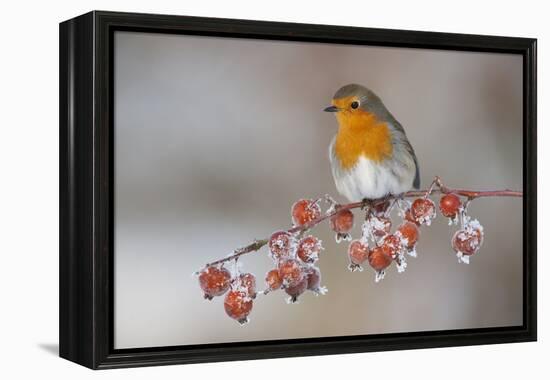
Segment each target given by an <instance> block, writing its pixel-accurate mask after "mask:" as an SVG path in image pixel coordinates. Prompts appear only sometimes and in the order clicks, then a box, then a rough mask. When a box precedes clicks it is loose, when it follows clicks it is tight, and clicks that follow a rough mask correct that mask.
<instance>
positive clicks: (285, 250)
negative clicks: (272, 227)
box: [268, 231, 292, 260]
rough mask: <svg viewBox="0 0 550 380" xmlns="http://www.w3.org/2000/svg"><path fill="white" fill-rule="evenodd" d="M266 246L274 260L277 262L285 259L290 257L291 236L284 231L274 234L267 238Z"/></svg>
mask: <svg viewBox="0 0 550 380" xmlns="http://www.w3.org/2000/svg"><path fill="white" fill-rule="evenodd" d="M268 246H269V251H270V252H271V255H272V257H273V258H274V259H276V260H279V259H282V258H285V257H290V249H291V247H292V235H290V234H289V233H288V232H286V231H277V232H274V233H273V234H272V235H271V237H270V238H269V242H268Z"/></svg>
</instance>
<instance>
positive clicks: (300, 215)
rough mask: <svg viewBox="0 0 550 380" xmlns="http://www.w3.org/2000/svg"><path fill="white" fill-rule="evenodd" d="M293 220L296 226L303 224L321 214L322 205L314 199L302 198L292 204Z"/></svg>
mask: <svg viewBox="0 0 550 380" xmlns="http://www.w3.org/2000/svg"><path fill="white" fill-rule="evenodd" d="M291 213H292V221H293V222H294V224H295V225H296V226H303V225H304V224H307V223H309V222H311V221H312V220H314V219H317V218H318V217H320V216H321V207H319V204H317V202H316V201H314V200H312V199H300V200H299V201H298V202H296V203H294V204H293V205H292V211H291Z"/></svg>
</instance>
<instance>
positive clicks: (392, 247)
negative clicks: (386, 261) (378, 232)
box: [380, 234, 401, 259]
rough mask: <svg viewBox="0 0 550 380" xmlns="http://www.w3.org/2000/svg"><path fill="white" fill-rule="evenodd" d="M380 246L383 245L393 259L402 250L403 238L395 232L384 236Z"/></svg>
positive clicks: (383, 248) (385, 251) (386, 252)
mask: <svg viewBox="0 0 550 380" xmlns="http://www.w3.org/2000/svg"><path fill="white" fill-rule="evenodd" d="M380 247H382V250H383V251H384V253H385V254H386V255H388V256H390V257H391V258H392V259H395V258H396V257H397V255H398V253H399V251H400V250H401V239H400V238H399V236H397V235H395V234H393V235H388V236H386V237H385V238H384V240H383V241H382V245H380Z"/></svg>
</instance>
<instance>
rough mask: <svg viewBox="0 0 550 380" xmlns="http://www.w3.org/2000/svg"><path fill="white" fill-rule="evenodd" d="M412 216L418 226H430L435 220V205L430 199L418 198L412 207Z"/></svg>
mask: <svg viewBox="0 0 550 380" xmlns="http://www.w3.org/2000/svg"><path fill="white" fill-rule="evenodd" d="M411 215H412V217H413V219H414V220H415V221H416V223H417V224H419V225H421V224H425V225H428V226H429V225H430V224H431V223H432V219H433V218H435V204H434V203H433V201H432V200H431V199H429V198H426V199H424V198H418V199H416V200H415V201H414V202H413V204H412V206H411Z"/></svg>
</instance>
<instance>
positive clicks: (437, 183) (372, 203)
mask: <svg viewBox="0 0 550 380" xmlns="http://www.w3.org/2000/svg"><path fill="white" fill-rule="evenodd" d="M433 194H456V195H459V196H462V197H465V198H467V199H468V201H471V200H474V199H476V198H485V197H519V198H521V197H523V192H522V191H515V190H508V189H505V190H489V191H477V190H464V189H452V188H449V187H447V186H445V185H444V184H443V182H442V181H441V178H439V177H438V176H436V177H435V178H434V180H433V181H432V183H431V185H430V187H429V188H428V189H426V190H414V191H408V192H406V193H403V194H400V195H392V196H388V197H385V198H381V199H375V200H368V199H365V200H363V201H361V202H353V203H347V204H343V205H338V206H337V207H335V209H334V210H333V211H331V212H329V213H326V214H324V215H322V216H320V217H319V218H317V219H314V220H312V221H311V222H309V223H306V224H304V225H301V226H296V227H292V228H290V229H288V230H286V232H288V233H290V234H295V233H300V232H305V231H307V230H309V229H311V228H312V227H315V226H316V225H318V224H319V223H321V222H323V221H324V220H326V219H329V218H331V217H332V216H334V215H335V214H337V213H338V212H340V211H342V210H352V209H356V208H361V209H364V208H366V207H376V206H377V205H380V204H382V203H385V202H387V201H391V200H396V199H403V198H417V197H425V198H427V197H429V196H430V195H433ZM268 241H269V238H265V239H259V240H258V239H256V240H254V241H253V242H252V243H250V244H248V245H246V246H244V247H241V248H237V249H236V250H234V251H233V253H232V254H231V255H229V256H227V257H224V258H223V259H219V260H216V261H213V262H211V263H208V264H206V267H209V266H213V265H218V264H222V263H225V262H228V261H231V260H237V259H238V258H239V257H240V256H242V255H245V254H247V253H251V252H256V251H258V250H260V249H261V248H262V247H263V246H264V245H266V244H267V243H268Z"/></svg>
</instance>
